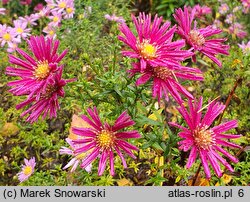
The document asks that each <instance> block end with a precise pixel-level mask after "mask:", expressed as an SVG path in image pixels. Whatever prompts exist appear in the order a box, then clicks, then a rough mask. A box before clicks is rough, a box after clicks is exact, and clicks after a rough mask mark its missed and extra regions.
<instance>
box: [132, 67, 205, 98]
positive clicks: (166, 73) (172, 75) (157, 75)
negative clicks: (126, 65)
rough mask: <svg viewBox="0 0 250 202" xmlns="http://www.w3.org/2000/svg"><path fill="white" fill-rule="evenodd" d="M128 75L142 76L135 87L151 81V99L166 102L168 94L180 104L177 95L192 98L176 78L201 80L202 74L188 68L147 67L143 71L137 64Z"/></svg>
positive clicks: (197, 70)
mask: <svg viewBox="0 0 250 202" xmlns="http://www.w3.org/2000/svg"><path fill="white" fill-rule="evenodd" d="M129 72H130V75H131V76H134V75H135V74H136V73H139V74H142V75H141V77H140V78H138V80H137V81H136V85H141V84H144V83H146V82H147V81H149V80H150V79H152V80H153V85H152V93H153V97H154V98H155V97H158V102H160V99H161V98H162V97H164V98H165V99H166V100H167V101H168V93H170V94H171V95H172V96H173V98H174V99H175V100H176V101H177V102H178V103H182V102H183V101H182V99H181V96H180V94H179V93H181V94H183V95H185V96H186V97H188V98H190V99H193V96H192V95H191V94H190V93H189V92H188V91H187V90H186V89H185V88H184V87H183V86H182V85H181V84H180V83H179V82H178V80H177V79H178V78H180V79H187V80H196V81H197V80H198V81H201V80H203V77H202V72H201V71H200V70H199V69H195V68H190V67H182V68H175V67H164V66H158V67H152V66H147V68H146V69H145V70H143V71H141V69H140V65H139V64H138V63H134V64H133V69H131V70H129Z"/></svg>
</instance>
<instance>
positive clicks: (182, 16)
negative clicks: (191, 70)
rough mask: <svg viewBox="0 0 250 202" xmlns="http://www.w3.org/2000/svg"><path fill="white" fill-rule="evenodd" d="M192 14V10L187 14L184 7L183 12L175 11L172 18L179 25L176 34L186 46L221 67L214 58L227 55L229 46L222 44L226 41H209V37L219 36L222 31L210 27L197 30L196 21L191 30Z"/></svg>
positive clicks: (180, 10) (220, 39)
mask: <svg viewBox="0 0 250 202" xmlns="http://www.w3.org/2000/svg"><path fill="white" fill-rule="evenodd" d="M194 13H195V10H192V12H191V13H189V12H188V9H187V8H186V7H184V11H183V10H182V9H181V8H179V9H176V11H175V14H174V18H175V20H176V21H177V23H178V25H179V26H178V31H177V33H178V34H179V35H180V36H181V37H182V38H183V39H185V40H186V42H187V44H189V45H190V46H192V47H193V48H194V50H195V51H199V52H201V53H203V54H204V55H206V56H207V57H209V58H210V59H211V60H212V61H213V62H215V63H216V64H217V65H218V66H219V67H221V62H220V61H219V60H218V59H217V58H216V57H215V56H216V55H217V54H224V55H228V54H229V53H228V49H229V46H228V45H224V44H223V43H222V42H224V41H226V39H225V38H216V39H210V38H209V37H211V36H213V35H216V34H219V33H221V32H222V31H221V30H220V29H213V28H212V26H207V27H205V28H201V29H198V28H197V27H196V21H194V27H193V29H192V22H193V20H194ZM193 60H194V61H195V56H194V57H193Z"/></svg>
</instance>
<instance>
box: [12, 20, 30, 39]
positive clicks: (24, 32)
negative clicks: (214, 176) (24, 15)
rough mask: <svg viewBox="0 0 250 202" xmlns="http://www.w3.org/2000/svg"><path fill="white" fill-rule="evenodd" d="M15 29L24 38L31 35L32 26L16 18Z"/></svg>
mask: <svg viewBox="0 0 250 202" xmlns="http://www.w3.org/2000/svg"><path fill="white" fill-rule="evenodd" d="M13 23H14V30H15V32H16V35H17V36H20V37H21V38H22V39H26V38H27V37H28V36H30V31H31V29H30V28H27V26H28V23H27V22H22V21H20V20H14V21H13Z"/></svg>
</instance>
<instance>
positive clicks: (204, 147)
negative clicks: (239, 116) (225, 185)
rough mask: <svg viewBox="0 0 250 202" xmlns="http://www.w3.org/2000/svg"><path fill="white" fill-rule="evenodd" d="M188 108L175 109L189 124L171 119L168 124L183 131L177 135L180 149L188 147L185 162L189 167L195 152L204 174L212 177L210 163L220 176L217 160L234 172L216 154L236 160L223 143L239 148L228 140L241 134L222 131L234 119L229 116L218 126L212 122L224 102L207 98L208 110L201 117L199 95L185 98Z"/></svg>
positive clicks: (232, 126) (234, 121)
mask: <svg viewBox="0 0 250 202" xmlns="http://www.w3.org/2000/svg"><path fill="white" fill-rule="evenodd" d="M188 107H189V110H187V109H186V108H185V107H184V106H183V105H181V106H180V107H179V108H178V111H179V112H180V113H181V115H182V116H183V118H184V120H185V122H186V123H187V125H188V127H184V126H181V125H178V124H176V123H170V125H172V126H175V127H178V128H180V129H181V130H182V131H181V132H180V133H179V136H180V137H181V138H183V140H181V141H180V142H179V143H178V144H179V145H180V147H179V148H180V149H182V150H184V151H185V152H186V151H188V150H191V151H190V154H189V158H188V161H187V164H186V167H187V168H190V167H191V166H192V164H193V163H194V162H195V160H196V158H197V156H198V155H199V158H200V159H201V163H202V165H203V167H204V171H205V174H206V177H207V178H211V173H210V169H209V165H208V163H210V164H211V166H212V168H213V169H214V171H215V173H216V175H217V176H218V177H221V176H222V171H221V168H220V164H219V163H222V164H223V165H224V166H225V167H226V168H227V169H228V170H229V171H231V172H233V171H234V170H233V168H232V167H231V165H230V164H229V163H228V162H227V161H226V160H225V159H224V158H223V157H222V156H221V155H219V154H218V152H220V153H221V154H222V155H224V156H226V157H227V158H228V159H230V160H231V161H232V162H234V163H237V162H238V159H237V158H235V157H234V156H232V155H231V154H230V153H229V152H227V151H226V150H225V149H224V148H223V147H231V148H241V147H240V146H239V145H237V144H235V143H232V142H230V141H228V139H235V138H239V137H240V135H233V134H225V133H224V132H226V131H228V130H230V129H232V128H235V127H237V121H236V120H232V121H228V122H225V123H222V124H220V125H217V126H213V127H212V126H211V125H212V123H213V122H214V120H215V119H216V118H217V117H218V116H219V114H221V113H222V111H223V110H224V108H225V105H223V104H221V103H219V102H215V101H212V102H209V103H208V106H207V111H206V113H205V114H204V116H203V117H202V97H201V98H200V99H199V101H196V100H195V101H194V102H192V101H191V100H189V102H188Z"/></svg>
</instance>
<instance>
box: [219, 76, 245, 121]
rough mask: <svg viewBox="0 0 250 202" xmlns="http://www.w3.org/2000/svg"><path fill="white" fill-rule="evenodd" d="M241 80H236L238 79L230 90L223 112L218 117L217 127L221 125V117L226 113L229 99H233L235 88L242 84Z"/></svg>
mask: <svg viewBox="0 0 250 202" xmlns="http://www.w3.org/2000/svg"><path fill="white" fill-rule="evenodd" d="M242 80H243V79H242V78H241V77H240V78H238V79H237V80H236V81H235V83H234V87H233V88H232V90H231V91H230V93H229V95H228V97H227V100H226V103H225V108H224V110H223V112H222V113H221V115H220V117H219V119H218V123H217V125H219V124H220V123H221V120H222V117H223V115H224V113H225V111H226V109H227V107H228V105H229V104H230V101H231V99H232V98H233V95H234V92H235V90H236V88H237V86H238V85H239V84H240V83H241V82H242Z"/></svg>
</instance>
